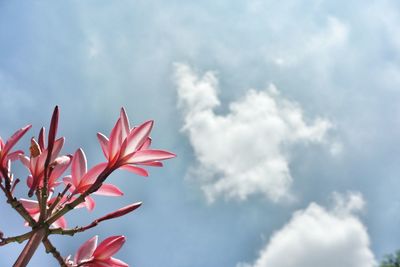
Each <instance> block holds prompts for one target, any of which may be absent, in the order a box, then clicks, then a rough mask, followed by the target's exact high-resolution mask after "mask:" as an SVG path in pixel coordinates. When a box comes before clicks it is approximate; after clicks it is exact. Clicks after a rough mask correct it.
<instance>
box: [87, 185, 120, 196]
mask: <svg viewBox="0 0 400 267" xmlns="http://www.w3.org/2000/svg"><path fill="white" fill-rule="evenodd" d="M93 194H95V195H102V196H110V197H119V196H122V195H124V193H123V192H122V191H121V190H120V189H119V188H118V187H116V186H115V185H112V184H103V185H102V186H101V187H100V188H99V190H97V191H96V192H94V193H93Z"/></svg>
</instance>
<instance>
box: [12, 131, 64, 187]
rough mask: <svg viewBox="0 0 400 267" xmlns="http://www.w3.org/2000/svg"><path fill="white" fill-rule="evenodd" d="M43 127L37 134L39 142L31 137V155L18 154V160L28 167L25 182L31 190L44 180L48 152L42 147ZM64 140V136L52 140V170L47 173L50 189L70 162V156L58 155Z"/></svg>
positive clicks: (39, 185)
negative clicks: (28, 173)
mask: <svg viewBox="0 0 400 267" xmlns="http://www.w3.org/2000/svg"><path fill="white" fill-rule="evenodd" d="M43 139H44V128H42V129H41V131H40V134H39V143H37V142H36V140H35V139H34V138H32V139H31V155H30V157H27V156H25V155H20V156H19V157H20V160H21V162H22V164H24V165H25V167H26V168H28V170H29V172H30V175H29V176H28V179H27V184H28V186H29V188H30V189H31V191H32V192H33V190H35V189H36V188H37V187H42V186H43V180H44V169H45V162H46V158H47V154H48V150H47V149H46V148H44V141H42V140H43ZM64 142H65V138H64V137H61V138H59V139H57V140H56V141H55V142H54V145H53V149H52V153H51V157H50V166H51V167H52V171H51V172H50V175H49V184H48V188H49V190H50V191H52V190H53V189H54V187H56V186H57V185H59V184H60V183H61V182H58V181H57V179H58V178H59V177H60V176H61V175H62V174H63V173H64V172H65V170H66V169H67V168H68V166H69V165H70V163H71V158H72V156H70V155H68V156H58V154H59V153H60V151H61V149H62V147H63V145H64Z"/></svg>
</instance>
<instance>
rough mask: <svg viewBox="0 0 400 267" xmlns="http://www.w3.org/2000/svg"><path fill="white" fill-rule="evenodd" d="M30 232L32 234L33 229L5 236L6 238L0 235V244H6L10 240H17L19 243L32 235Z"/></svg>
mask: <svg viewBox="0 0 400 267" xmlns="http://www.w3.org/2000/svg"><path fill="white" fill-rule="evenodd" d="M32 234H33V231H30V232H28V233H25V234H22V235H18V236H12V237H6V238H4V237H1V238H0V240H1V241H0V246H4V245H7V244H9V243H12V242H18V243H20V244H21V243H22V242H24V241H25V240H27V239H29V238H30V237H31V236H32Z"/></svg>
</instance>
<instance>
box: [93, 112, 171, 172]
mask: <svg viewBox="0 0 400 267" xmlns="http://www.w3.org/2000/svg"><path fill="white" fill-rule="evenodd" d="M153 123H154V122H153V121H152V120H151V121H147V122H144V123H143V124H141V125H139V126H138V127H133V128H131V127H130V125H129V120H128V116H127V114H126V112H125V109H124V108H122V109H121V113H120V118H119V119H118V120H117V123H116V124H115V126H114V128H113V129H112V131H111V134H110V139H108V138H107V137H106V136H105V135H103V134H102V133H98V134H97V137H98V139H99V141H100V145H101V148H102V150H103V153H104V156H105V157H106V159H107V160H108V167H109V168H111V169H117V168H121V169H125V170H128V171H130V172H133V173H135V174H138V175H142V176H148V173H147V171H146V170H145V169H143V168H140V167H137V165H147V166H162V164H161V162H160V160H166V159H170V158H173V157H176V155H175V154H173V153H170V152H168V151H164V150H156V149H150V144H151V139H150V137H149V135H150V132H151V129H152V127H153Z"/></svg>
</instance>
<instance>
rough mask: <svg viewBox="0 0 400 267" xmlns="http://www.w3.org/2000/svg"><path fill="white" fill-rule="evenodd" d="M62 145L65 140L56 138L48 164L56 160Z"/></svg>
mask: <svg viewBox="0 0 400 267" xmlns="http://www.w3.org/2000/svg"><path fill="white" fill-rule="evenodd" d="M64 143H65V138H64V137H61V138H58V139H57V140H56V141H55V142H54V147H53V152H51V159H50V162H53V161H54V160H55V159H56V158H57V156H58V154H59V153H60V151H61V149H62V147H63V146H64Z"/></svg>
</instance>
